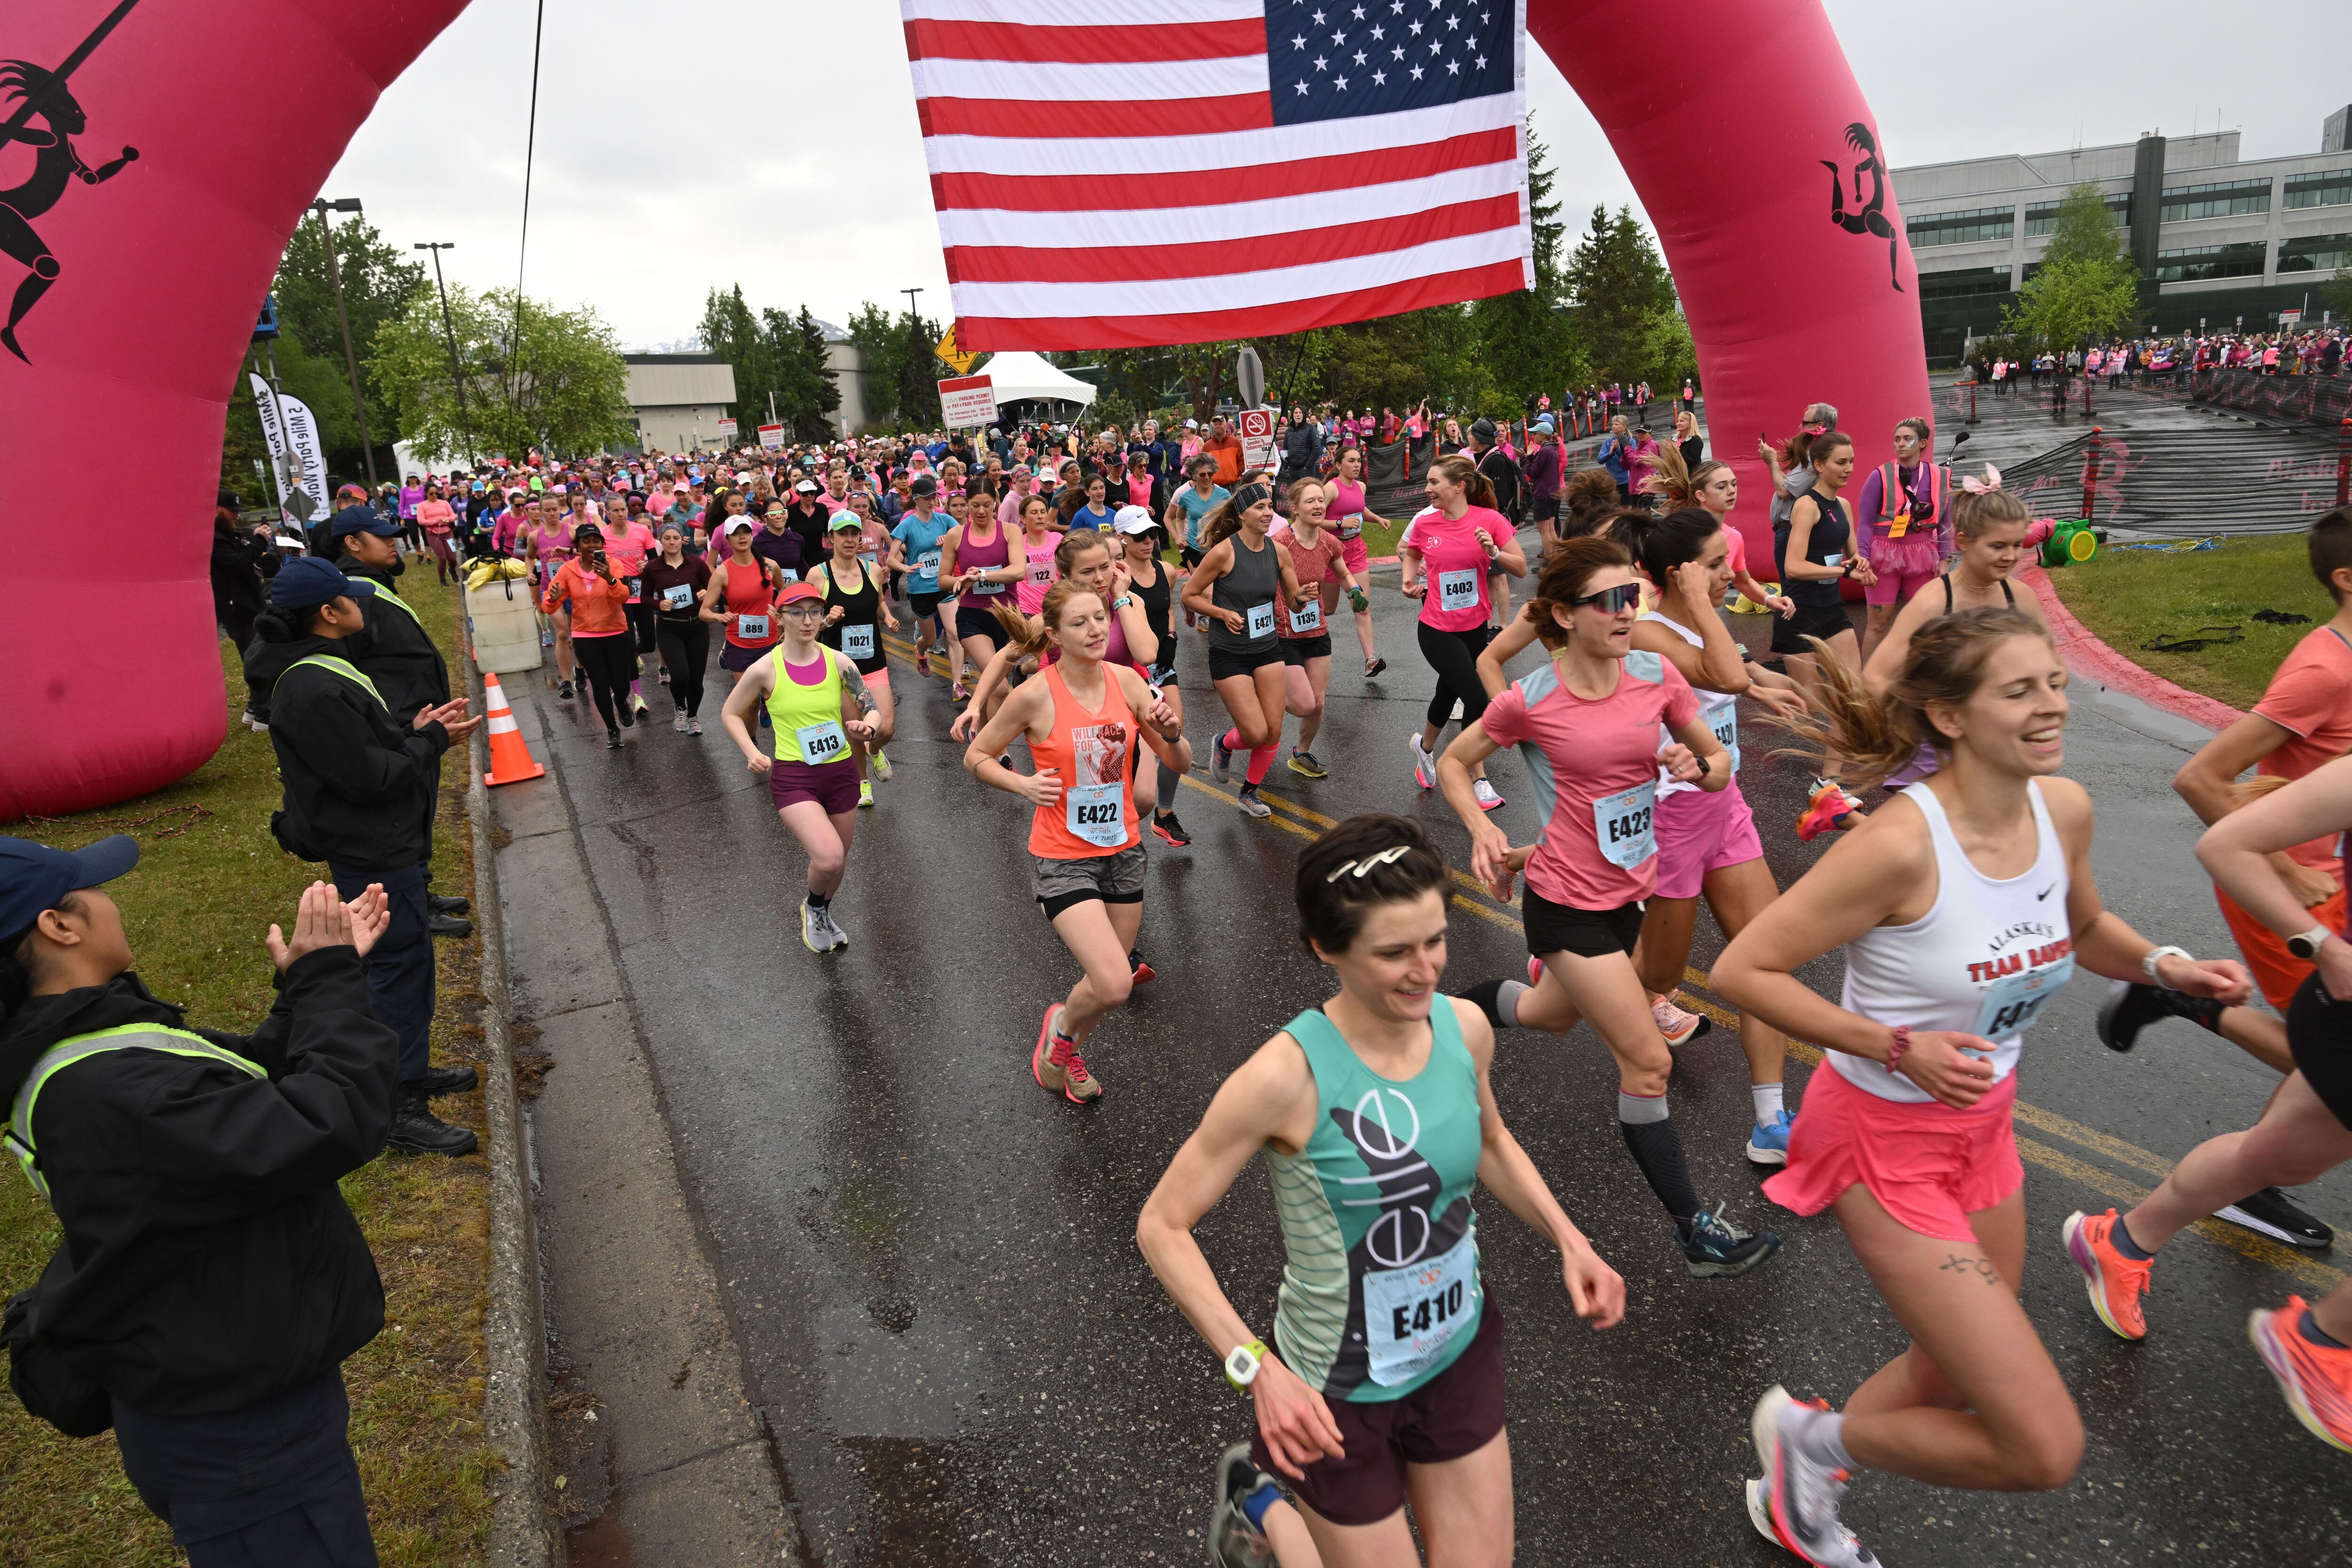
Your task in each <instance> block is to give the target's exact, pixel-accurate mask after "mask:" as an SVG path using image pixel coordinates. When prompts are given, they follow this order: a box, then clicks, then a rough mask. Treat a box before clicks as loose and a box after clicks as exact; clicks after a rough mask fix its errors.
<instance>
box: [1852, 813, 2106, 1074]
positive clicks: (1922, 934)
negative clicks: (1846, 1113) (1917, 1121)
mask: <svg viewBox="0 0 2352 1568" xmlns="http://www.w3.org/2000/svg"><path fill="white" fill-rule="evenodd" d="M2026 790H2027V794H2028V795H2030V796H2031V797H2032V801H2033V830H2034V835H2035V853H2034V857H2033V865H2032V868H2030V869H2029V870H2027V872H2026V873H2025V874H2024V875H2023V876H2021V877H2011V878H2010V879H2006V880H1996V879H1993V878H1990V877H1988V876H1986V875H1985V874H1984V873H1983V872H1981V871H1979V870H1978V869H1977V868H1976V867H1975V866H1973V865H1971V864H1970V863H1969V858H1968V856H1967V855H1966V854H1964V853H1962V851H1961V849H1960V846H1959V841H1958V839H1957V838H1955V837H1952V825H1951V823H1950V822H1949V821H1948V820H1947V819H1946V817H1945V816H1944V805H1943V802H1941V801H1940V800H1938V799H1937V798H1936V792H1935V791H1934V790H1933V789H1932V788H1930V787H1928V786H1927V785H1925V784H1922V785H1919V786H1918V787H1916V788H1914V789H1908V790H1906V791H1905V792H1904V797H1905V798H1906V799H1907V800H1909V801H1910V802H1912V803H1913V804H1914V805H1916V806H1917V807H1918V808H1919V810H1920V812H1921V813H1922V814H1923V815H1924V816H1926V817H1927V832H1928V835H1929V837H1931V838H1932V839H1933V841H1934V843H1935V846H1936V901H1935V903H1934V904H1933V905H1932V906H1931V907H1930V908H1929V909H1928V910H1927V913H1926V914H1925V915H1923V916H1921V917H1920V918H1919V919H1917V920H1916V921H1912V922H1911V923H1910V924H1909V925H1903V926H1874V927H1872V928H1871V929H1870V930H1869V931H1864V932H1863V933H1862V934H1861V935H1860V936H1858V937H1855V938H1854V939H1853V941H1852V942H1847V943H1846V944H1845V994H1844V995H1843V997H1842V998H1841V999H1840V1004H1839V1005H1842V1006H1843V1007H1844V1008H1845V1009H1846V1011H1848V1012H1850V1013H1859V1014H1861V1015H1862V1016H1864V1017H1865V1018H1869V1019H1872V1020H1874V1021H1875V1022H1877V1023H1881V1024H1886V1025H1895V1024H1907V1025H1909V1026H1911V1027H1912V1028H1914V1029H1949V1030H1956V1031H1958V1032H1959V1033H1962V1034H1969V1035H1977V1036H1979V1037H1983V1038H1985V1039H1988V1040H1990V1041H1991V1042H1992V1052H1991V1058H1990V1059H1991V1061H1992V1070H1993V1080H1994V1081H1995V1082H1996V1083H1998V1082H1999V1081H2000V1080H2001V1079H2005V1078H2007V1077H2008V1076H2009V1075H2010V1074H2011V1073H2012V1072H2014V1071H2016V1070H2017V1058H2018V1054H2019V1053H2020V1051H2021V1050H2022V1049H2023V1048H2024V1043H2025V1031H2026V1029H2027V1028H2028V1027H2029V1026H2032V1022H2033V1020H2034V1017H2035V1016H2037V1015H2038V1014H2039V1013H2040V1012H2041V1011H2042V1006H2043V1005H2044V1004H2046V1003H2047V1002H2048V1001H2049V1000H2050V998H2052V997H2053V996H2055V995H2057V994H2058V993H2059V992H2061V991H2063V990H2064V989H2065V988H2066V982H2067V981H2068V980H2069V979H2071V978H2073V976H2074V928H2073V924H2072V922H2071V921H2068V919H2067V917H2066V851H2065V847H2063V845H2061V844H2060V843H2059V842H2058V832H2057V830H2056V829H2055V828H2053V826H2051V825H2050V808H2049V807H2048V806H2046V805H2043V804H2042V786H2041V785H2040V784H2036V783H2032V782H2029V783H2028V784H2027V785H2026ZM1827 1055H1828V1057H1829V1060H1830V1065H1831V1066H1832V1067H1834V1068H1836V1069H1837V1070H1838V1071H1839V1072H1840V1073H1841V1074H1843V1076H1844V1078H1845V1080H1846V1081H1847V1082H1848V1083H1851V1084H1853V1086H1854V1087H1855V1088H1856V1089H1865V1090H1867V1091H1868V1092H1870V1093H1872V1094H1874V1095H1876V1096H1878V1097H1879V1098H1880V1099H1881V1100H1907V1101H1911V1102H1913V1103H1925V1102H1927V1101H1929V1100H1932V1099H1933V1098H1934V1097H1933V1096H1931V1095H1930V1094H1928V1092H1927V1090H1926V1089H1921V1088H1920V1087H1919V1086H1918V1085H1917V1084H1916V1083H1913V1082H1912V1081H1911V1080H1910V1079H1908V1078H1906V1077H1905V1076H1903V1075H1902V1074H1901V1073H1896V1072H1889V1071H1888V1070H1887V1069H1886V1068H1885V1067H1884V1066H1882V1065H1881V1064H1879V1063H1877V1062H1874V1061H1872V1060H1870V1059H1868V1058H1864V1057H1856V1056H1850V1055H1848V1054H1847V1053H1845V1052H1843V1051H1831V1052H1828V1053H1827Z"/></svg>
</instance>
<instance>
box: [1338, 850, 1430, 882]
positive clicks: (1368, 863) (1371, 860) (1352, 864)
mask: <svg viewBox="0 0 2352 1568" xmlns="http://www.w3.org/2000/svg"><path fill="white" fill-rule="evenodd" d="M1411 853H1412V845H1410V844H1400V845H1398V846H1397V847H1395V848H1393V849H1383V850H1381V852H1380V853H1379V854H1377V855H1367V856H1365V857H1364V858H1362V859H1360V860H1350V861H1349V862H1348V863H1347V864H1346V865H1344V866H1342V867H1340V868H1339V869H1338V870H1336V871H1334V872H1332V873H1331V874H1330V875H1329V876H1328V877H1326V878H1324V880H1325V881H1327V882H1336V881H1338V880H1339V879H1340V878H1342V877H1344V876H1346V875H1347V874H1348V873H1349V872H1350V871H1353V872H1354V873H1355V874H1356V875H1357V876H1358V877H1365V876H1369V875H1370V874H1371V871H1372V868H1374V867H1376V866H1391V865H1394V864H1395V863H1396V862H1397V861H1399V860H1402V859H1403V858H1405V857H1406V856H1407V855H1409V854H1411Z"/></svg>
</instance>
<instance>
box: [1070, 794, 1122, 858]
mask: <svg viewBox="0 0 2352 1568" xmlns="http://www.w3.org/2000/svg"><path fill="white" fill-rule="evenodd" d="M1123 787H1125V786H1124V785H1123V784H1121V783H1120V782H1118V781H1114V782H1112V783H1110V784H1075V785H1072V786H1071V787H1070V788H1068V789H1066V790H1064V791H1063V792H1062V819H1063V820H1064V821H1065V822H1066V823H1067V824H1068V825H1069V828H1070V831H1071V832H1072V833H1074V834H1076V836H1077V837H1080V838H1083V839H1085V840H1086V841H1087V843H1089V844H1093V845H1098V846H1100V847H1102V848H1105V849H1117V848H1118V847H1120V846H1121V845H1124V844H1125V843H1126V842H1127V816H1126V809H1125V802H1124V801H1122V800H1121V799H1120V797H1119V791H1120V790H1121V789H1122V788H1123Z"/></svg>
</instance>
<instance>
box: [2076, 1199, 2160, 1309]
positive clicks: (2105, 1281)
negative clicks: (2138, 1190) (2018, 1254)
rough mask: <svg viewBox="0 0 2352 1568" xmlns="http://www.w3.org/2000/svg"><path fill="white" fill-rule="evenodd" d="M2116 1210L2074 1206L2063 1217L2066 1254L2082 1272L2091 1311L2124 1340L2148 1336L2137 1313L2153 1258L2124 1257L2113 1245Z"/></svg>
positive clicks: (2145, 1291)
mask: <svg viewBox="0 0 2352 1568" xmlns="http://www.w3.org/2000/svg"><path fill="white" fill-rule="evenodd" d="M2115 1233H2116V1211H2115V1210H2113V1209H2109V1210H2108V1211H2107V1212H2106V1213H2105V1214H2102V1215H2086V1214H2084V1212H2083V1211H2082V1210H2080V1209H2076V1210H2075V1211H2074V1213H2073V1214H2070V1215H2067V1216H2066V1226H2065V1237H2066V1256H2067V1257H2069V1258H2073V1259H2074V1267H2075V1268H2079V1269H2081V1270H2082V1271H2083V1284H2084V1289H2087V1290H2089V1291H2090V1293H2091V1310H2093V1311H2095V1312H2096V1313H2098V1314H2099V1321H2101V1322H2103V1323H2105V1324H2106V1325H2107V1327H2109V1328H2110V1329H2113V1330H2114V1331H2116V1333H2118V1334H2120V1335H2121V1336H2123V1337H2124V1338H2125V1339H2127V1340H2144V1339H2146V1338H2147V1319H2146V1318H2145V1317H2142V1316H2141V1315H2140V1310H2139V1299H2140V1298H2141V1297H2142V1296H2144V1295H2146V1294H2147V1277H2148V1271H2149V1269H2150V1268H2153V1267H2154V1265H2153V1262H2152V1261H2144V1260H2142V1259H2139V1258H2126V1257H2125V1256H2124V1255H2123V1254H2122V1253H2121V1252H2119V1251H2117V1250H2116V1244H2115V1240H2114V1237H2115Z"/></svg>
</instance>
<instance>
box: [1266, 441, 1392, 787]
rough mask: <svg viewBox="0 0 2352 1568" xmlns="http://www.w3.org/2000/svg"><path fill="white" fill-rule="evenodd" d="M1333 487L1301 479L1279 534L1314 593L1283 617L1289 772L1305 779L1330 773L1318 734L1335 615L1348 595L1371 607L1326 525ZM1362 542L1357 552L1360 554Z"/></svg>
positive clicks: (1328, 686)
mask: <svg viewBox="0 0 2352 1568" xmlns="http://www.w3.org/2000/svg"><path fill="white" fill-rule="evenodd" d="M1329 499H1330V489H1329V488H1328V487H1327V486H1326V485H1325V483H1324V481H1322V480H1321V479H1299V480H1297V481H1296V482H1295V483H1293V484H1292V485H1291V487H1290V522H1289V524H1288V525H1287V526H1286V527H1285V528H1283V529H1281V530H1279V531H1276V533H1275V535H1274V537H1275V539H1276V541H1277V542H1280V544H1281V545H1282V547H1283V548H1284V549H1285V550H1286V551H1288V552H1290V570H1291V573H1292V574H1293V575H1295V576H1297V579H1298V586H1299V587H1300V588H1301V589H1302V590H1303V591H1305V592H1306V593H1307V595H1309V596H1308V598H1307V602H1306V603H1305V604H1302V605H1299V606H1298V607H1297V609H1295V610H1291V611H1289V612H1288V613H1286V615H1284V616H1283V617H1282V624H1281V626H1279V628H1277V629H1278V630H1279V631H1280V633H1281V644H1282V664H1283V685H1284V694H1285V702H1286V706H1287V707H1288V708H1289V710H1290V711H1291V712H1293V713H1295V714H1297V716H1298V743H1297V745H1295V746H1293V747H1291V748H1290V771H1291V772H1292V773H1297V774H1299V775H1300V776H1301V777H1304V778H1310V779H1319V778H1328V777H1329V776H1330V770H1329V769H1328V768H1326V767H1325V766H1324V765H1323V763H1322V761H1321V759H1319V758H1318V757H1317V756H1316V755H1315V737H1316V735H1317V733H1318V731H1321V730H1322V728H1323V710H1324V702H1325V700H1326V697H1327V695H1328V692H1329V691H1330V689H1331V631H1330V625H1331V622H1330V614H1331V612H1332V611H1333V610H1335V609H1337V608H1339V595H1340V594H1341V593H1342V592H1344V593H1346V595H1348V598H1349V602H1350V603H1351V604H1355V605H1362V606H1363V607H1364V608H1365V609H1367V610H1369V609H1370V607H1371V605H1370V601H1369V600H1368V599H1366V598H1365V597H1364V591H1363V590H1362V589H1361V588H1360V587H1358V586H1357V585H1356V579H1355V577H1354V576H1353V575H1352V574H1350V573H1349V570H1348V565H1347V559H1346V546H1345V544H1344V542H1342V541H1341V540H1340V538H1339V531H1337V530H1336V529H1331V528H1327V527H1325V526H1324V516H1325V509H1326V508H1327V507H1328V504H1329ZM1357 553H1358V554H1361V553H1362V546H1361V544H1359V545H1358V548H1357Z"/></svg>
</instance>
